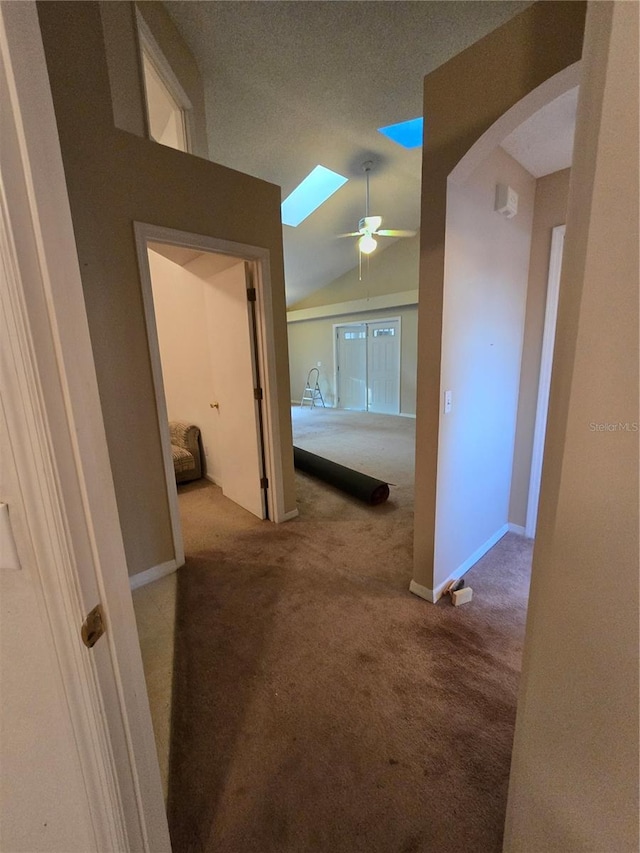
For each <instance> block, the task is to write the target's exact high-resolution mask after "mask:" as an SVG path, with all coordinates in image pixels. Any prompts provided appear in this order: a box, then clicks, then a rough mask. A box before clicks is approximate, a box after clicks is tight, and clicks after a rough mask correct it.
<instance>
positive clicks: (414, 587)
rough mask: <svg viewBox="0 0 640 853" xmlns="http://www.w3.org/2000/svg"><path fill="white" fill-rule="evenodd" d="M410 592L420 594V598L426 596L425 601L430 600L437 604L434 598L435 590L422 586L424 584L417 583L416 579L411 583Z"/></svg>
mask: <svg viewBox="0 0 640 853" xmlns="http://www.w3.org/2000/svg"><path fill="white" fill-rule="evenodd" d="M409 592H412V593H413V594H414V595H417V596H419V598H424V600H425V601H429V602H431V604H435V601H434V600H433V590H432V589H427V587H426V586H422V584H419V583H416V581H414V580H412V581H411V583H410V584H409Z"/></svg>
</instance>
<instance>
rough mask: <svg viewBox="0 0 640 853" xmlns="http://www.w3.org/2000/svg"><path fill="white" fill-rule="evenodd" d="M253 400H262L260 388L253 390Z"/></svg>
mask: <svg viewBox="0 0 640 853" xmlns="http://www.w3.org/2000/svg"><path fill="white" fill-rule="evenodd" d="M253 398H254V400H262V388H254V389H253Z"/></svg>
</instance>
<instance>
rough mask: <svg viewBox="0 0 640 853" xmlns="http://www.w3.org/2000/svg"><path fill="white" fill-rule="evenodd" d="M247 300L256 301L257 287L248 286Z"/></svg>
mask: <svg viewBox="0 0 640 853" xmlns="http://www.w3.org/2000/svg"><path fill="white" fill-rule="evenodd" d="M247 301H248V302H255V301H256V289H255V287H248V288H247Z"/></svg>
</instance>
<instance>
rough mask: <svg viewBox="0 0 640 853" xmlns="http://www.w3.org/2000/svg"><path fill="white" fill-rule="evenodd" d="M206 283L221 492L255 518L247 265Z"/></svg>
mask: <svg viewBox="0 0 640 853" xmlns="http://www.w3.org/2000/svg"><path fill="white" fill-rule="evenodd" d="M209 283H210V287H209V291H208V293H207V308H208V317H209V331H210V338H209V342H210V351H211V358H212V360H213V366H214V368H215V376H216V387H215V388H213V389H212V401H211V402H212V403H218V408H217V409H215V412H214V416H215V417H216V418H218V420H219V426H220V429H219V441H220V447H219V448H216V453H218V452H219V457H220V465H221V472H222V477H221V480H222V491H223V493H224V494H225V496H226V497H228V498H229V499H230V500H232V501H235V503H237V504H239V505H240V506H242V507H244V508H245V509H246V510H248V511H249V512H252V513H253V514H254V515H257V516H258V518H265V517H266V500H265V492H264V489H263V488H262V485H261V479H262V477H263V476H264V475H263V462H262V436H261V434H260V426H259V412H258V406H259V405H260V403H259V402H258V401H257V400H256V397H255V389H256V388H257V377H256V374H257V371H256V360H255V353H254V333H253V319H252V316H251V311H250V303H249V301H248V299H247V289H248V272H247V265H246V264H245V263H244V262H242V263H239V264H236V265H235V266H233V267H231V268H230V269H227V270H224V271H223V272H220V273H218V274H217V275H214V276H212V277H211V278H210V279H209ZM221 368H223V369H221ZM213 398H215V399H213Z"/></svg>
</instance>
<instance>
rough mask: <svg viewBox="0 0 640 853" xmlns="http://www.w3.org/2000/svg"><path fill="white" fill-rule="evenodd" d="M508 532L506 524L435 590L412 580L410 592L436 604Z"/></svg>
mask: <svg viewBox="0 0 640 853" xmlns="http://www.w3.org/2000/svg"><path fill="white" fill-rule="evenodd" d="M508 532H509V525H508V524H504V525H503V526H502V527H501V528H500V529H499V530H496V532H495V533H494V534H493V536H490V537H489V538H488V539H487V541H486V542H484V543H483V544H482V545H481V546H480V547H479V548H477V549H476V550H475V551H474V552H473V554H471V556H470V557H467V559H466V560H465V561H464V563H461V564H460V565H459V566H458V568H457V569H454V570H453V571H452V572H451V574H450V575H449V576H448V577H446V578H445V579H444V580H443V581H442V583H440V584H438V586H437V587H436V588H435V589H428V587H426V586H422V585H421V584H419V583H416V581H414V580H412V581H411V583H410V584H409V592H412V593H413V594H414V595H418V596H419V597H420V598H424V600H425V601H430V602H431V603H432V604H435V603H436V601H438V599H439V598H440V597H441V596H442V593H443V591H444V588H445V587H446V585H447V584H448V583H450V582H451V581H457V580H458V578H461V577H462V576H463V575H466V573H467V572H468V571H469V569H470V568H471V567H472V566H475V564H476V563H477V562H478V560H479V559H480V558H481V557H484V555H485V554H486V553H487V551H489V550H490V549H491V548H493V546H494V545H495V544H496V542H499V541H500V540H501V539H502V537H503V536H504V535H505V533H508Z"/></svg>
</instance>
